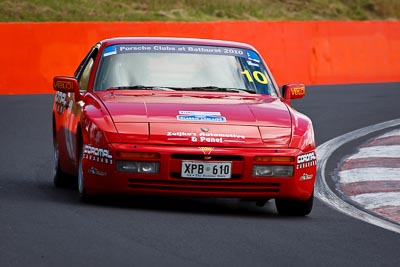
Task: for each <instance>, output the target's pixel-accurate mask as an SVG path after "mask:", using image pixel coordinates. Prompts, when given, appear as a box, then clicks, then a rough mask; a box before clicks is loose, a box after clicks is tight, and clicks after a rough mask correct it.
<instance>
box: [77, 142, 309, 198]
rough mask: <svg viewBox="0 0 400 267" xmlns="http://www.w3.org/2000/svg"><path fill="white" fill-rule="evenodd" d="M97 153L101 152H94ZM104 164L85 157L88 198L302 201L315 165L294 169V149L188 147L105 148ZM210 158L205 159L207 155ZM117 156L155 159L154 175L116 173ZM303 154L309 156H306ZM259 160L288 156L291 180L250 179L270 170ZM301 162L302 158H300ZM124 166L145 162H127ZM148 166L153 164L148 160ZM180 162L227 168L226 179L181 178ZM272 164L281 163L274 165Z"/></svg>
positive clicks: (126, 145)
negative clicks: (139, 155)
mask: <svg viewBox="0 0 400 267" xmlns="http://www.w3.org/2000/svg"><path fill="white" fill-rule="evenodd" d="M100 150H101V149H100ZM104 150H107V151H108V153H106V156H107V157H108V158H105V157H104V155H103V157H101V155H100V157H99V156H95V155H85V154H84V157H83V172H84V177H85V188H86V191H87V193H90V194H104V193H123V194H125V193H133V194H145V195H170V196H201V197H229V198H262V199H267V198H290V199H299V200H306V199H308V198H309V197H310V196H311V194H312V191H313V188H314V182H315V175H316V160H315V158H314V159H312V158H310V161H309V162H302V163H301V164H298V163H297V158H298V156H299V155H304V154H306V153H303V152H302V151H300V150H298V149H261V148H226V147H214V148H212V149H211V148H208V149H204V148H200V147H193V146H187V147H184V146H151V145H132V144H111V145H109V146H108V147H107V148H105V149H103V150H101V151H104ZM210 150H211V152H210V153H209V154H206V153H208V152H209V151H210ZM117 152H134V153H137V152H139V153H143V152H145V153H159V155H160V156H159V159H157V160H156V161H157V162H159V166H160V169H159V173H158V174H142V173H129V172H120V171H117V168H116V162H117V161H118V160H127V159H126V158H123V159H122V158H119V156H118V155H119V153H117ZM307 153H314V155H315V152H310V151H308V152H307ZM260 156H292V157H294V159H295V160H294V161H293V162H290V163H287V162H285V163H284V164H285V165H293V169H294V172H293V176H292V177H254V176H253V174H252V173H253V165H256V164H257V165H259V164H272V163H260V162H255V161H254V160H255V157H260ZM301 158H304V157H301ZM129 160H135V161H138V160H144V161H146V160H150V159H143V158H142V159H138V158H132V159H129ZM151 160H152V161H154V159H151ZM183 160H194V161H218V162H224V161H228V162H232V177H231V178H230V179H199V178H195V179H193V178H183V177H181V164H182V161H183ZM273 164H280V165H282V163H279V162H276V163H273Z"/></svg>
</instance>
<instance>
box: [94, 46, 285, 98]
mask: <svg viewBox="0 0 400 267" xmlns="http://www.w3.org/2000/svg"><path fill="white" fill-rule="evenodd" d="M110 89H112V90H117V89H130V90H185V91H186V90H187V91H189V90H192V91H213V92H219V91H220V92H238V93H256V94H267V95H271V96H277V94H276V91H275V88H274V86H273V85H272V84H271V81H270V76H269V73H268V72H267V69H266V68H265V66H264V65H263V62H262V60H261V59H260V57H259V55H258V54H257V53H256V52H254V51H253V50H246V49H240V48H229V47H218V46H199V45H172V44H168V45H166V44H124V45H112V46H108V47H107V48H105V49H104V51H103V54H102V57H101V61H100V65H99V68H98V72H97V74H96V79H95V85H94V90H95V91H103V90H110Z"/></svg>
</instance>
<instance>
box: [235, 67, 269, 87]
mask: <svg viewBox="0 0 400 267" xmlns="http://www.w3.org/2000/svg"><path fill="white" fill-rule="evenodd" d="M241 74H243V75H245V76H246V78H247V80H248V81H249V82H251V83H253V82H254V80H256V81H257V82H259V83H262V84H267V83H268V80H267V77H266V76H265V75H264V73H262V72H261V71H257V70H255V71H253V73H250V72H249V71H248V70H244V71H242V72H241ZM253 78H254V79H253Z"/></svg>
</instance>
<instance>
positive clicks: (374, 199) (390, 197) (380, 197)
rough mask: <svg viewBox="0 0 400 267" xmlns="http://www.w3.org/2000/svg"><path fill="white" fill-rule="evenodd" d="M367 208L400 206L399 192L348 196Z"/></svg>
mask: <svg viewBox="0 0 400 267" xmlns="http://www.w3.org/2000/svg"><path fill="white" fill-rule="evenodd" d="M350 198H351V199H352V200H353V201H355V202H357V203H359V204H361V205H362V206H364V207H365V208H366V209H368V210H372V209H377V208H383V207H387V206H400V192H386V193H366V194H360V195H356V196H351V197H350Z"/></svg>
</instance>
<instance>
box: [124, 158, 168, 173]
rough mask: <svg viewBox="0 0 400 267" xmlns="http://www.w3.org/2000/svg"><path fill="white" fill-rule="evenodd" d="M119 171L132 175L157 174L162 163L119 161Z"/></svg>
mask: <svg viewBox="0 0 400 267" xmlns="http://www.w3.org/2000/svg"><path fill="white" fill-rule="evenodd" d="M117 171H120V172H131V173H147V174H156V173H159V172H160V163H159V162H151V161H128V160H119V161H117Z"/></svg>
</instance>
